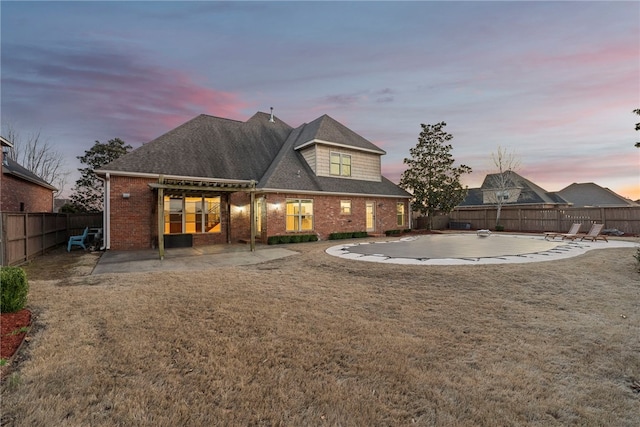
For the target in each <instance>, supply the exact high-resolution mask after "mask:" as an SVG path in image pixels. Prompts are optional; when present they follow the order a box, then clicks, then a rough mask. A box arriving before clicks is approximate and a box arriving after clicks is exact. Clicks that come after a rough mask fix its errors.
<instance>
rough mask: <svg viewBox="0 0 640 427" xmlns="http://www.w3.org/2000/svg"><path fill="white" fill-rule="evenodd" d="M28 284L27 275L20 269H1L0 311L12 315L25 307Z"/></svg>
mask: <svg viewBox="0 0 640 427" xmlns="http://www.w3.org/2000/svg"><path fill="white" fill-rule="evenodd" d="M28 293H29V283H28V282H27V274H26V273H25V272H24V270H23V269H22V268H20V267H2V268H1V269H0V294H1V303H0V311H1V312H2V313H13V312H16V311H20V310H22V309H23V308H24V306H25V305H27V294H28Z"/></svg>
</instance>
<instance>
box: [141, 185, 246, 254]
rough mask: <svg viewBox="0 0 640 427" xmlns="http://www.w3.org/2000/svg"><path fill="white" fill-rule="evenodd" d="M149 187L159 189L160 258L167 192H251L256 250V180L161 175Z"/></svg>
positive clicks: (162, 247)
mask: <svg viewBox="0 0 640 427" xmlns="http://www.w3.org/2000/svg"><path fill="white" fill-rule="evenodd" d="M149 187H151V188H152V189H154V190H157V191H158V252H159V255H160V259H163V258H164V195H165V193H167V194H171V193H180V194H189V193H192V194H205V193H216V194H219V193H237V192H245V193H249V194H250V198H251V202H250V203H249V217H250V223H251V251H252V252H253V251H255V250H256V237H255V232H256V218H255V196H256V181H254V180H249V181H244V180H225V179H206V178H184V179H182V178H180V179H177V178H165V177H164V176H163V175H160V177H159V178H158V182H157V183H155V182H153V183H150V184H149Z"/></svg>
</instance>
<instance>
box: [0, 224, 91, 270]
mask: <svg viewBox="0 0 640 427" xmlns="http://www.w3.org/2000/svg"><path fill="white" fill-rule="evenodd" d="M85 227H102V214H101V213H96V214H75V213H74V214H67V213H24V212H20V213H8V212H3V213H0V265H19V264H23V263H25V262H27V261H29V260H30V259H32V258H34V257H36V256H38V255H42V254H44V253H45V252H46V251H47V250H49V249H52V248H54V247H56V246H58V245H62V244H65V243H66V242H67V240H68V239H69V236H72V235H76V234H82V231H83V230H84V228H85Z"/></svg>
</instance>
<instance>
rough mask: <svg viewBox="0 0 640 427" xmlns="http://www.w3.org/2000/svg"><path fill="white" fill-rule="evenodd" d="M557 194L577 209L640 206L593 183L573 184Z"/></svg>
mask: <svg viewBox="0 0 640 427" xmlns="http://www.w3.org/2000/svg"><path fill="white" fill-rule="evenodd" d="M557 194H558V195H559V196H560V197H562V198H563V199H565V200H569V201H570V202H571V203H572V205H573V207H576V208H582V207H628V206H640V205H639V204H638V203H636V202H634V201H631V200H629V199H626V198H624V197H622V196H620V195H619V194H616V193H614V192H613V191H611V190H609V189H608V188H604V187H600V186H599V185H597V184H594V183H593V182H585V183H581V184H578V183H573V184H571V185H569V186H568V187H565V188H563V189H562V190H560V191H558V192H557Z"/></svg>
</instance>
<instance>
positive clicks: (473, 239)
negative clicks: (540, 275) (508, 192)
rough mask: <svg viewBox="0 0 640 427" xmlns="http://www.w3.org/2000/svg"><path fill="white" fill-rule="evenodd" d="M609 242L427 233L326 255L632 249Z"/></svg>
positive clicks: (505, 257)
mask: <svg viewBox="0 0 640 427" xmlns="http://www.w3.org/2000/svg"><path fill="white" fill-rule="evenodd" d="M634 246H638V244H637V243H632V242H622V241H613V240H609V242H608V243H607V242H603V241H597V242H581V241H574V242H572V241H568V240H564V241H562V240H555V241H548V240H545V239H544V238H543V237H541V236H533V235H498V234H492V235H490V236H488V237H482V236H477V235H475V234H430V235H423V236H417V237H408V238H404V239H400V240H395V241H387V242H374V243H350V244H344V245H338V246H333V247H331V248H329V249H327V253H328V254H330V255H334V256H339V257H342V258H349V259H355V260H360V261H372V262H387V263H395V264H432V265H433V264H496V263H512V262H515V263H519V262H520V263H521V262H536V261H551V260H553V259H560V258H568V257H572V256H576V255H580V254H582V253H584V252H586V251H588V250H590V249H597V248H609V247H634Z"/></svg>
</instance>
